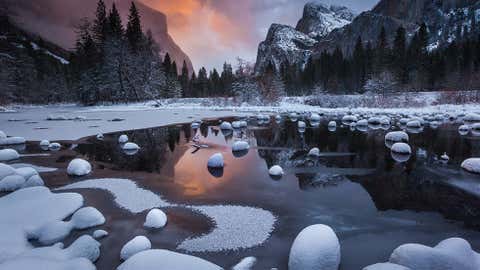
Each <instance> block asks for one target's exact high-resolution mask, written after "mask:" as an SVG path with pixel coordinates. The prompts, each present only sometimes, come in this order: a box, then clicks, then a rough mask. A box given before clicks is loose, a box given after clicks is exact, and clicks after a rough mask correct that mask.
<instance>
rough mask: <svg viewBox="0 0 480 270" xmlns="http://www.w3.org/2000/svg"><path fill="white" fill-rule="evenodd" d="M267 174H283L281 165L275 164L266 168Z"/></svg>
mask: <svg viewBox="0 0 480 270" xmlns="http://www.w3.org/2000/svg"><path fill="white" fill-rule="evenodd" d="M268 174H269V175H271V176H282V175H283V169H282V167H280V166H278V165H275V166H272V167H271V168H270V169H269V170H268Z"/></svg>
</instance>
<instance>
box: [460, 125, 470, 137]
mask: <svg viewBox="0 0 480 270" xmlns="http://www.w3.org/2000/svg"><path fill="white" fill-rule="evenodd" d="M469 132H470V126H468V125H461V126H459V127H458V133H460V135H462V136H465V135H467V134H468V133H469Z"/></svg>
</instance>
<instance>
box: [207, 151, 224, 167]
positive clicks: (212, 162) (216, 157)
mask: <svg viewBox="0 0 480 270" xmlns="http://www.w3.org/2000/svg"><path fill="white" fill-rule="evenodd" d="M223 166H224V162H223V155H222V154H221V153H216V154H213V155H212V156H211V157H210V158H209V159H208V163H207V167H209V168H223Z"/></svg>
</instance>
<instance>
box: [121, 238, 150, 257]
mask: <svg viewBox="0 0 480 270" xmlns="http://www.w3.org/2000/svg"><path fill="white" fill-rule="evenodd" d="M151 248H152V243H150V240H148V238H147V237H145V236H143V235H140V236H136V237H135V238H133V239H132V240H130V241H128V242H127V243H126V244H125V245H124V246H123V247H122V250H121V251H120V258H121V259H122V260H127V259H128V258H130V257H132V256H133V255H135V254H137V253H139V252H142V251H145V250H148V249H151Z"/></svg>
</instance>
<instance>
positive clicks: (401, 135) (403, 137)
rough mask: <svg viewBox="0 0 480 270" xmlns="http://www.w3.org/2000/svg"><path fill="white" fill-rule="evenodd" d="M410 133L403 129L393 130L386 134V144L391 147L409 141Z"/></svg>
mask: <svg viewBox="0 0 480 270" xmlns="http://www.w3.org/2000/svg"><path fill="white" fill-rule="evenodd" d="M408 140H409V137H408V134H407V133H405V132H403V131H392V132H388V133H387V134H386V135H385V145H386V146H387V147H388V148H391V147H392V145H393V144H395V143H398V142H403V143H408Z"/></svg>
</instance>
